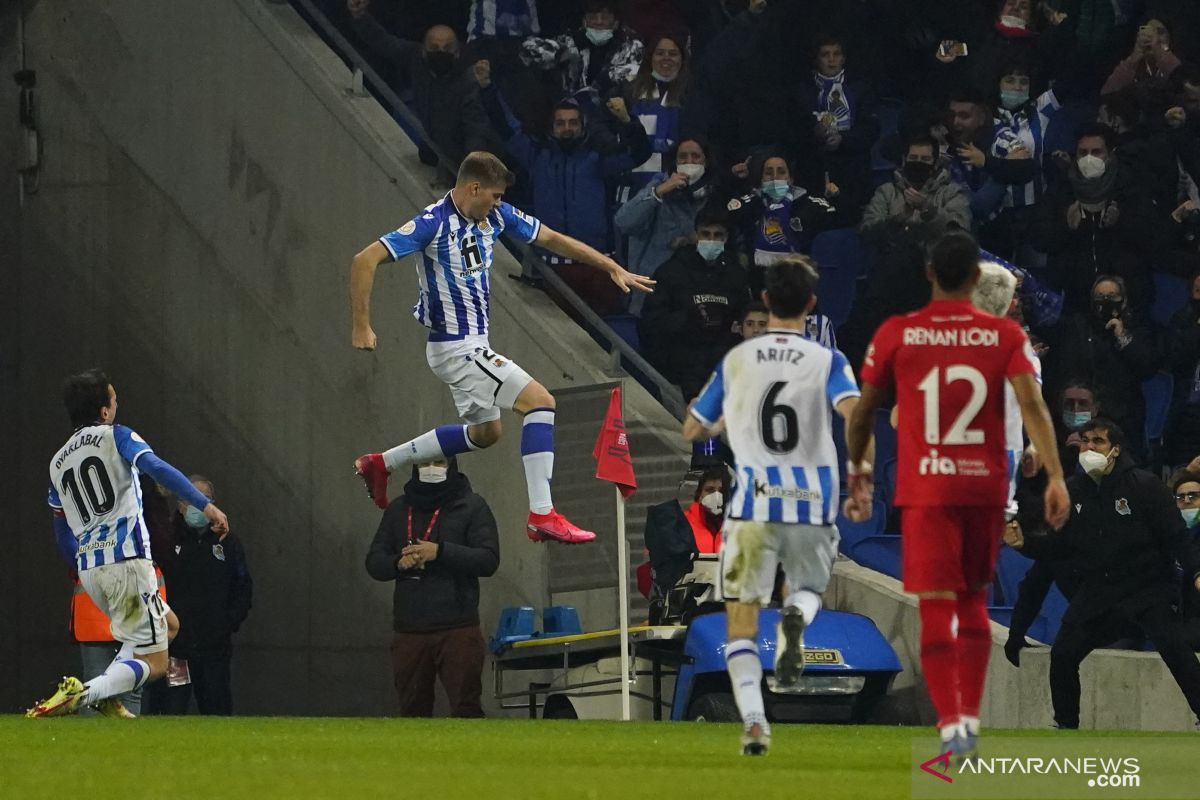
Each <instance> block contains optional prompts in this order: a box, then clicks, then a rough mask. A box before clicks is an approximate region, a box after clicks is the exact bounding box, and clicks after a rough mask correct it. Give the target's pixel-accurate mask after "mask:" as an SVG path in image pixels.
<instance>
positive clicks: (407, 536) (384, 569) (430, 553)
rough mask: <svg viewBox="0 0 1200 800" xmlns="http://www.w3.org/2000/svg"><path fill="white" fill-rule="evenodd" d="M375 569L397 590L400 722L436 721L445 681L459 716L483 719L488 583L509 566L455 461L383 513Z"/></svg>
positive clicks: (413, 485)
mask: <svg viewBox="0 0 1200 800" xmlns="http://www.w3.org/2000/svg"><path fill="white" fill-rule="evenodd" d="M366 566H367V572H368V574H370V576H371V577H372V578H374V579H375V580H377V581H395V584H396V588H395V591H394V593H393V595H392V614H393V626H394V628H395V638H394V639H393V642H392V662H393V666H394V673H395V684H396V692H397V693H398V694H399V695H400V714H401V716H405V717H430V716H433V700H434V680H435V678H436V679H440V680H441V682H442V688H444V689H445V690H446V696H447V698H448V699H449V701H450V715H451V716H454V717H482V716H483V708H482V706H481V705H480V698H481V696H482V694H483V682H482V676H483V660H484V644H483V634H482V633H481V632H480V630H479V579H480V578H487V577H489V576H491V575H493V574H495V572H496V568H497V567H499V566H500V537H499V534H498V532H497V528H496V518H495V517H494V516H493V515H492V510H491V509H490V508H488V504H487V502H486V501H485V500H484V499H483V498H482V497H480V496H479V495H477V494H475V492H473V491H471V483H470V481H468V480H467V476H466V475H464V474H462V473H461V472H459V471H458V462H457V460H456V459H453V458H451V459H450V461H449V463H447V462H444V461H438V462H433V463H432V464H424V465H421V466H414V467H413V474H412V479H411V480H410V481H409V482H408V483H406V484H405V485H404V494H402V495H401V496H400V497H398V498H396V499H395V500H393V501H392V503H391V505H389V506H388V508H387V510H386V511H385V512H383V519H382V520H381V521H380V523H379V530H378V531H376V533H375V539H374V540H373V541H372V542H371V548H370V550H369V551H368V552H367V559H366Z"/></svg>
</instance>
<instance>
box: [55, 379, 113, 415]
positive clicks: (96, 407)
mask: <svg viewBox="0 0 1200 800" xmlns="http://www.w3.org/2000/svg"><path fill="white" fill-rule="evenodd" d="M110 385H112V381H110V380H109V379H108V376H107V375H105V374H104V370H102V369H99V368H96V369H89V370H87V371H86V372H81V373H79V374H78V375H72V376H71V377H69V378H67V382H66V384H65V385H64V386H63V405H65V406H66V407H67V416H69V417H70V418H71V424H72V425H74V426H75V427H77V428H78V427H79V426H81V425H90V424H91V423H93V422H95V421H96V420H98V419H100V409H102V408H104V407H105V406H107V405H108V387H109V386H110Z"/></svg>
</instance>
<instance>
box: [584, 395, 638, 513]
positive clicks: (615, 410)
mask: <svg viewBox="0 0 1200 800" xmlns="http://www.w3.org/2000/svg"><path fill="white" fill-rule="evenodd" d="M592 458H594V459H596V477H597V478H599V479H600V480H602V481H608V482H609V483H614V484H616V486H617V488H618V489H620V491H621V496H622V497H629V496H631V495H632V494H633V493H634V492H636V491H637V479H636V478H635V477H634V475H633V458H632V457H631V456H630V454H629V439H628V437H627V436H626V435H625V420H624V419H622V418H621V387H620V386H618V387H617V388H615V389H613V390H612V397H611V399H610V400H609V401H608V413H606V414H605V415H604V425H603V426H602V427H601V428H600V435H599V436H597V437H596V446H595V447H593V448H592Z"/></svg>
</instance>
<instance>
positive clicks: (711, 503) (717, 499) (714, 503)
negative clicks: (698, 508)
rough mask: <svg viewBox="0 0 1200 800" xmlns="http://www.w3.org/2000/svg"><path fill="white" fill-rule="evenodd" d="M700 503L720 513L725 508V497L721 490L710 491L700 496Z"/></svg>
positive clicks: (713, 511) (714, 512)
mask: <svg viewBox="0 0 1200 800" xmlns="http://www.w3.org/2000/svg"><path fill="white" fill-rule="evenodd" d="M700 505H702V506H704V507H705V508H707V509H708V510H709V511H710V512H712V513H713V514H720V513H721V512H722V511H724V510H725V497H724V496H723V495H722V494H721V493H720V492H709V493H708V494H706V495H704V497H701V498H700Z"/></svg>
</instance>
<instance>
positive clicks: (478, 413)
mask: <svg viewBox="0 0 1200 800" xmlns="http://www.w3.org/2000/svg"><path fill="white" fill-rule="evenodd" d="M425 358H426V360H427V361H428V362H429V368H430V369H431V370H433V374H434V375H436V376H438V377H439V378H441V379H442V382H443V383H445V384H446V385H447V386H449V387H450V395H451V397H453V398H454V405H455V406H456V407H457V408H458V415H459V416H460V417H462V418H463V421H464V422H466V423H467V424H468V425H477V424H479V423H481V422H491V421H492V420H495V419H500V409H502V408H508V409H511V408H512V407H513V406H514V405H515V404H516V402H517V395H519V394H521V392H522V391H523V390H524V389H525V387H526V386H528V385H529V383H530V381H532V380H533V378H531V377H529V373H528V372H526V371H525V370H523V369H521V368H520V367H518V366H517V365H516V364H515V363H513V362H512V361H511V360H510V359H508V358H507V357H506V356H502V355H500V354H499V353H494V352H492V348H491V347H490V346H489V345H488V340H487V337H486V336H467V337H466V338H463V339H456V340H454V341H450V342H429V343H428V344H427V345H425Z"/></svg>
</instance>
